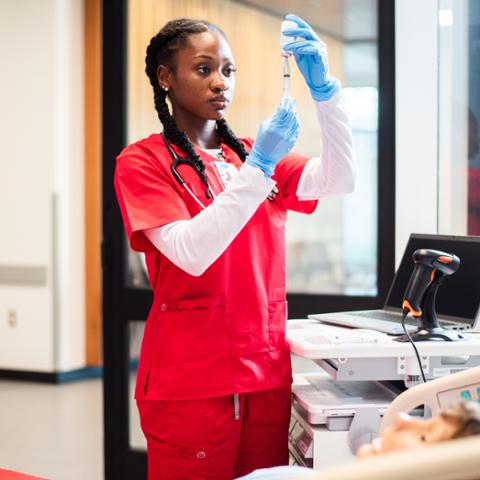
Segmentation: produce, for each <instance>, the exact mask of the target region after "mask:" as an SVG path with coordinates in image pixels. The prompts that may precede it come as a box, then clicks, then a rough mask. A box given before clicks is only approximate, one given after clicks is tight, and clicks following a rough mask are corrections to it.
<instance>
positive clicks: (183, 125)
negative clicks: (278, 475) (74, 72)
mask: <svg viewBox="0 0 480 480" xmlns="http://www.w3.org/2000/svg"><path fill="white" fill-rule="evenodd" d="M287 18H288V19H290V20H291V21H293V22H295V24H296V25H297V28H292V29H290V30H288V31H285V32H284V34H285V35H289V36H291V37H292V42H290V43H289V44H288V45H286V46H285V47H284V48H285V49H286V50H289V51H291V52H292V53H293V55H294V56H295V59H296V62H297V65H298V66H299V68H300V70H301V72H302V74H303V76H304V78H305V80H306V82H307V84H308V86H309V88H310V91H311V94H312V97H313V99H314V103H315V108H316V111H317V116H318V120H319V123H320V126H321V132H320V136H321V139H322V145H323V151H322V156H321V157H316V158H309V157H306V156H304V155H299V154H294V153H290V150H291V149H292V147H293V145H294V143H295V140H296V138H297V135H298V130H299V124H298V119H297V114H296V111H295V102H294V101H293V100H291V99H288V98H287V99H282V101H281V103H280V105H279V107H278V109H277V111H276V112H275V113H274V114H273V116H272V117H271V118H269V119H268V120H266V121H265V122H262V124H261V126H260V129H259V131H258V134H257V138H256V140H255V141H253V140H251V139H239V138H237V137H236V136H235V135H234V133H233V132H232V131H231V129H230V128H229V127H228V125H227V123H226V121H225V119H224V113H225V110H226V109H227V107H228V105H229V103H230V101H231V100H232V96H233V91H234V86H235V62H234V59H233V55H232V52H231V51H230V48H229V46H228V43H227V40H226V38H225V34H224V33H223V32H222V31H221V30H220V29H219V28H218V27H216V26H215V25H212V24H210V23H208V22H205V21H196V20H190V19H179V20H173V21H170V22H168V23H167V24H166V25H165V26H164V27H163V28H162V29H161V30H160V32H159V33H158V34H157V35H156V36H155V37H153V38H152V40H151V42H150V45H149V46H148V49H147V55H146V73H147V75H148V78H149V80H150V82H151V84H152V87H153V92H154V101H155V107H156V110H157V112H158V116H159V119H160V121H161V123H162V125H163V134H156V133H155V134H152V135H151V136H150V137H148V138H146V139H143V140H140V141H138V142H136V143H134V144H132V145H130V146H128V147H127V148H125V149H124V150H123V151H122V152H121V154H120V155H119V156H118V159H117V167H116V172H115V188H116V192H117V197H118V201H119V205H120V209H121V212H122V217H123V220H124V223H125V227H126V231H127V234H128V238H129V241H130V245H131V247H132V248H133V249H134V250H137V251H140V252H145V256H146V263H147V267H148V273H149V278H150V282H151V284H152V288H153V291H154V301H153V305H152V308H151V310H150V314H149V317H148V320H147V323H146V328H145V334H144V339H143V344H142V351H141V356H140V363H139V369H138V376H137V386H136V392H135V396H136V399H137V404H138V408H139V412H140V419H141V425H142V429H143V431H144V434H145V436H146V438H147V445H148V472H149V473H148V478H149V479H150V480H152V479H155V480H157V479H182V480H188V479H215V480H223V479H232V478H235V477H238V476H241V475H244V474H247V473H248V472H251V471H253V470H254V469H256V468H262V467H269V466H275V465H283V464H287V463H288V446H287V435H288V425H289V419H290V396H291V394H290V385H291V381H292V379H291V366H290V354H289V349H288V346H287V344H286V341H285V324H286V318H287V304H286V291H285V286H286V281H285V221H286V214H287V210H294V211H297V212H303V213H312V212H313V211H314V210H315V208H316V205H317V200H318V199H319V198H322V197H326V196H329V195H334V194H342V193H348V192H350V191H352V189H353V185H354V181H355V163H354V156H353V149H352V139H351V130H350V127H349V125H348V121H347V117H346V115H345V113H344V111H343V109H342V107H341V93H340V88H339V83H338V81H337V80H336V79H335V78H333V77H332V76H330V75H329V73H328V66H327V61H326V51H325V46H324V44H323V43H322V42H321V41H320V40H319V39H318V37H317V36H316V35H315V33H314V32H313V30H312V29H311V28H310V27H309V26H308V24H306V23H305V22H304V21H303V20H301V19H300V18H298V17H296V16H293V15H289V16H287ZM294 37H302V39H300V40H295V39H294ZM256 74H257V75H259V76H261V72H257V73H256ZM167 97H168V98H169V100H170V103H171V111H170V109H169V108H168V106H167V103H166V101H165V100H166V98H167ZM172 167H174V168H172Z"/></svg>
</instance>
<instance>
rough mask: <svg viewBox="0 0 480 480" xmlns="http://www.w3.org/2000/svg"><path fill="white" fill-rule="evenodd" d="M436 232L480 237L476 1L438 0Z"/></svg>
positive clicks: (479, 19) (479, 24) (479, 23)
mask: <svg viewBox="0 0 480 480" xmlns="http://www.w3.org/2000/svg"><path fill="white" fill-rule="evenodd" d="M438 33H439V35H438V40H439V139H438V145H439V149H438V151H439V185H438V191H439V195H438V225H439V233H446V234H459V235H465V234H468V235H480V132H479V122H480V90H479V88H478V85H479V84H480V3H479V2H477V1H475V0H441V1H440V2H439V10H438Z"/></svg>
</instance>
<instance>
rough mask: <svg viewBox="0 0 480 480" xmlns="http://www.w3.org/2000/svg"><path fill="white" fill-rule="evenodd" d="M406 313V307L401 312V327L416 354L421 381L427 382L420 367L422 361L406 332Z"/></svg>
mask: <svg viewBox="0 0 480 480" xmlns="http://www.w3.org/2000/svg"><path fill="white" fill-rule="evenodd" d="M408 313H409V310H408V308H404V309H403V314H402V328H403V331H404V332H405V335H406V336H407V338H408V339H409V340H410V343H411V344H412V347H413V349H414V350H415V355H416V356H417V361H418V366H419V368H420V373H421V374H422V379H423V383H427V379H426V378H425V373H424V371H423V367H422V361H421V360H420V355H419V353H418V350H417V347H416V346H415V342H414V341H413V340H412V337H411V336H410V334H409V333H408V331H407V327H405V319H406V318H407V315H408Z"/></svg>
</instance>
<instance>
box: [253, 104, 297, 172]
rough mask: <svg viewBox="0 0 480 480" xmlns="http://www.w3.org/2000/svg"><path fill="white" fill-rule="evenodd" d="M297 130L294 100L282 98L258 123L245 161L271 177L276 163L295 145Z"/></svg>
mask: <svg viewBox="0 0 480 480" xmlns="http://www.w3.org/2000/svg"><path fill="white" fill-rule="evenodd" d="M299 131H300V124H299V123H298V116H297V112H296V102H295V100H293V99H292V98H283V99H282V101H281V103H280V105H279V106H278V108H277V111H276V112H275V113H274V114H273V115H272V116H271V117H270V118H269V119H267V120H264V121H263V122H262V123H261V124H260V128H259V129H258V134H257V138H256V139H255V142H254V144H253V147H252V151H251V153H250V155H249V156H248V157H247V159H246V160H245V162H246V163H248V164H249V165H252V166H254V167H258V168H260V169H261V170H262V171H263V172H264V173H265V176H267V177H271V176H272V175H273V172H274V170H275V167H276V166H277V163H278V162H279V161H280V160H281V159H282V158H283V157H285V155H287V153H288V152H289V151H290V150H291V149H292V148H293V146H294V145H295V142H296V141H297V138H298V133H299Z"/></svg>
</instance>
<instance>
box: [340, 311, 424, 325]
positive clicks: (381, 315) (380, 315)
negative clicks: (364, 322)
mask: <svg viewBox="0 0 480 480" xmlns="http://www.w3.org/2000/svg"><path fill="white" fill-rule="evenodd" d="M348 314H349V315H354V316H356V317H365V318H373V319H375V320H384V321H386V322H395V323H402V316H401V315H400V314H399V313H391V312H382V311H378V310H367V311H360V312H348ZM416 324H417V323H416V322H415V321H412V320H411V319H410V318H408V317H407V318H406V319H405V325H414V326H415V325H416Z"/></svg>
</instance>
